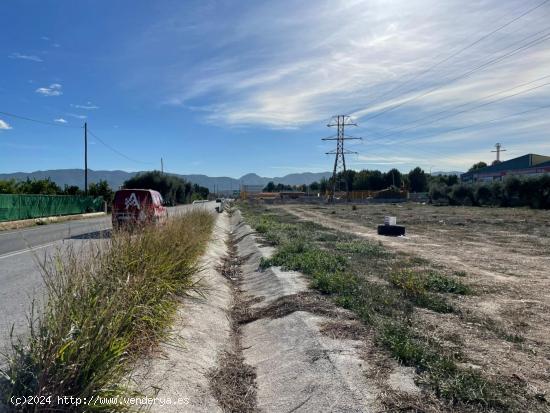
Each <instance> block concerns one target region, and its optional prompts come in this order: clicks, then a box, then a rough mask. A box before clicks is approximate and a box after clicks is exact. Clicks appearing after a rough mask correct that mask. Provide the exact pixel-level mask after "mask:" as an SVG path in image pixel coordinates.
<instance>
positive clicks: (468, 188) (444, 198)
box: [430, 175, 550, 209]
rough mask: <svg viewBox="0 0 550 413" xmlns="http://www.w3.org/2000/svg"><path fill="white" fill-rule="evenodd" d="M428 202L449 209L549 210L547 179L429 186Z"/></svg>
mask: <svg viewBox="0 0 550 413" xmlns="http://www.w3.org/2000/svg"><path fill="white" fill-rule="evenodd" d="M430 199H431V200H432V202H435V203H445V204H446V203H449V204H451V205H473V206H500V207H518V206H529V207H531V208H536V209H550V175H542V176H538V177H531V178H529V177H518V176H509V177H507V178H506V179H504V180H503V181H493V182H486V183H477V184H465V183H454V184H452V185H447V184H445V183H444V182H433V183H432V184H431V185H430Z"/></svg>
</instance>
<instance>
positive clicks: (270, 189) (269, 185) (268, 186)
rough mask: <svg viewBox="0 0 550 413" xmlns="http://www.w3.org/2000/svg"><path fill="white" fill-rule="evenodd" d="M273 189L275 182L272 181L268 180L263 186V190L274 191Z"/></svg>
mask: <svg viewBox="0 0 550 413" xmlns="http://www.w3.org/2000/svg"><path fill="white" fill-rule="evenodd" d="M274 191H275V183H273V181H270V182H268V184H267V185H266V186H265V188H264V192H274Z"/></svg>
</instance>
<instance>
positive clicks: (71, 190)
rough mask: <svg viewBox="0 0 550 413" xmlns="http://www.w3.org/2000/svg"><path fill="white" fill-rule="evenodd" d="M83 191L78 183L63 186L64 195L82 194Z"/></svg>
mask: <svg viewBox="0 0 550 413" xmlns="http://www.w3.org/2000/svg"><path fill="white" fill-rule="evenodd" d="M82 194H83V192H82V190H81V189H80V187H78V186H77V185H70V186H69V185H67V184H65V188H63V195H82Z"/></svg>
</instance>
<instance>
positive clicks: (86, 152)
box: [84, 122, 88, 195]
mask: <svg viewBox="0 0 550 413" xmlns="http://www.w3.org/2000/svg"><path fill="white" fill-rule="evenodd" d="M84 195H88V122H84Z"/></svg>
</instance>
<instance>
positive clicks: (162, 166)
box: [160, 158, 164, 174]
mask: <svg viewBox="0 0 550 413" xmlns="http://www.w3.org/2000/svg"><path fill="white" fill-rule="evenodd" d="M160 173H161V174H163V173H164V162H163V160H162V158H160Z"/></svg>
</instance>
